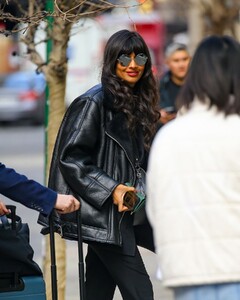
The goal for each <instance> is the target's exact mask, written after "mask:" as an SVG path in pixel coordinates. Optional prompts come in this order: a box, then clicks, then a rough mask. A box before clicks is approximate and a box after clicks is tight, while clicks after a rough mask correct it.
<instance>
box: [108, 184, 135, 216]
mask: <svg viewBox="0 0 240 300" xmlns="http://www.w3.org/2000/svg"><path fill="white" fill-rule="evenodd" d="M130 191H131V192H136V190H135V188H134V187H133V186H127V185H124V184H119V185H118V186H117V187H116V188H115V189H114V191H113V194H112V196H113V203H114V204H115V205H117V206H118V211H119V212H123V211H128V210H130V209H129V208H128V207H127V206H125V205H124V204H123V198H124V195H125V193H126V192H130Z"/></svg>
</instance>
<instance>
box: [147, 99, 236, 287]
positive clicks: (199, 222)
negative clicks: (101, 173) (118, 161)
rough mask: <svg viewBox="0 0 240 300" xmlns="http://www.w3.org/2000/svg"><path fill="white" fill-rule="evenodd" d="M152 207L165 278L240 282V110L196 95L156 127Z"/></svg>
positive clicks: (150, 182) (151, 164) (168, 280)
mask: <svg viewBox="0 0 240 300" xmlns="http://www.w3.org/2000/svg"><path fill="white" fill-rule="evenodd" d="M147 193H148V202H147V213H148V216H149V219H150V222H151V223H152V226H153V228H154V235H155V243H156V248H157V254H158V257H159V263H160V268H161V270H162V273H163V283H164V284H165V285H166V286H169V287H174V286H180V285H182V286H183V285H189V284H206V283H217V282H231V281H240V117H239V116H237V115H232V116H229V117H225V116H224V115H223V114H222V113H219V112H217V111H216V109H215V108H211V109H210V110H209V109H208V108H207V106H206V105H203V104H201V103H200V102H199V101H197V100H195V102H194V105H193V107H192V108H191V109H190V110H189V111H188V112H187V113H185V114H183V115H181V116H178V117H177V118H176V119H175V120H173V121H171V122H170V123H168V124H167V125H165V126H164V127H163V128H162V129H161V130H160V131H159V132H158V134H157V136H156V138H155V140H154V143H153V146H152V149H151V152H150V161H149V167H148V172H147Z"/></svg>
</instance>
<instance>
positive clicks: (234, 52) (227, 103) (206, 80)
mask: <svg viewBox="0 0 240 300" xmlns="http://www.w3.org/2000/svg"><path fill="white" fill-rule="evenodd" d="M195 96H196V97H197V98H198V99H199V100H200V101H201V102H203V103H205V102H206V101H209V100H210V104H209V106H210V107H211V106H213V105H214V106H216V107H217V109H218V110H219V111H222V112H224V114H225V115H230V114H240V44H239V43H238V42H237V41H236V40H235V39H234V38H232V37H230V36H215V35H213V36H209V37H207V38H204V39H203V40H202V41H201V43H200V44H199V46H198V47H197V49H196V51H195V54H194V56H193V59H192V62H191V65H190V68H189V71H188V75H187V77H186V80H185V83H184V85H183V87H182V88H181V91H180V93H179V97H178V99H177V106H178V108H181V107H185V108H187V109H189V108H190V107H191V105H192V103H193V101H194V98H195ZM208 99H209V100H208Z"/></svg>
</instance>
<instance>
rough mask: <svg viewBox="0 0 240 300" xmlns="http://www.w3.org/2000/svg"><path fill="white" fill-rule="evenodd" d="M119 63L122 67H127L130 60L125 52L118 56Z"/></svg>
mask: <svg viewBox="0 0 240 300" xmlns="http://www.w3.org/2000/svg"><path fill="white" fill-rule="evenodd" d="M118 61H119V63H120V64H121V65H122V66H123V67H127V66H128V65H129V64H130V62H131V58H130V57H129V56H127V55H125V54H122V55H121V56H120V57H119V58H118Z"/></svg>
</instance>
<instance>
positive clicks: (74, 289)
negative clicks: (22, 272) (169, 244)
mask: <svg viewBox="0 0 240 300" xmlns="http://www.w3.org/2000/svg"><path fill="white" fill-rule="evenodd" d="M83 251H84V255H85V254H86V245H84V249H83ZM140 251H141V253H142V257H143V260H144V262H145V266H146V269H147V271H148V273H149V275H150V277H151V281H152V284H153V289H154V299H155V300H173V296H172V293H171V291H170V290H168V289H166V288H164V287H163V286H162V284H161V281H159V280H158V279H157V278H156V271H157V270H156V266H157V264H156V255H155V254H154V253H152V252H150V251H148V250H145V249H143V248H140ZM66 300H79V284H78V249H77V243H76V242H74V241H67V289H66ZM114 300H122V297H121V295H120V293H119V291H118V290H116V293H115V296H114Z"/></svg>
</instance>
